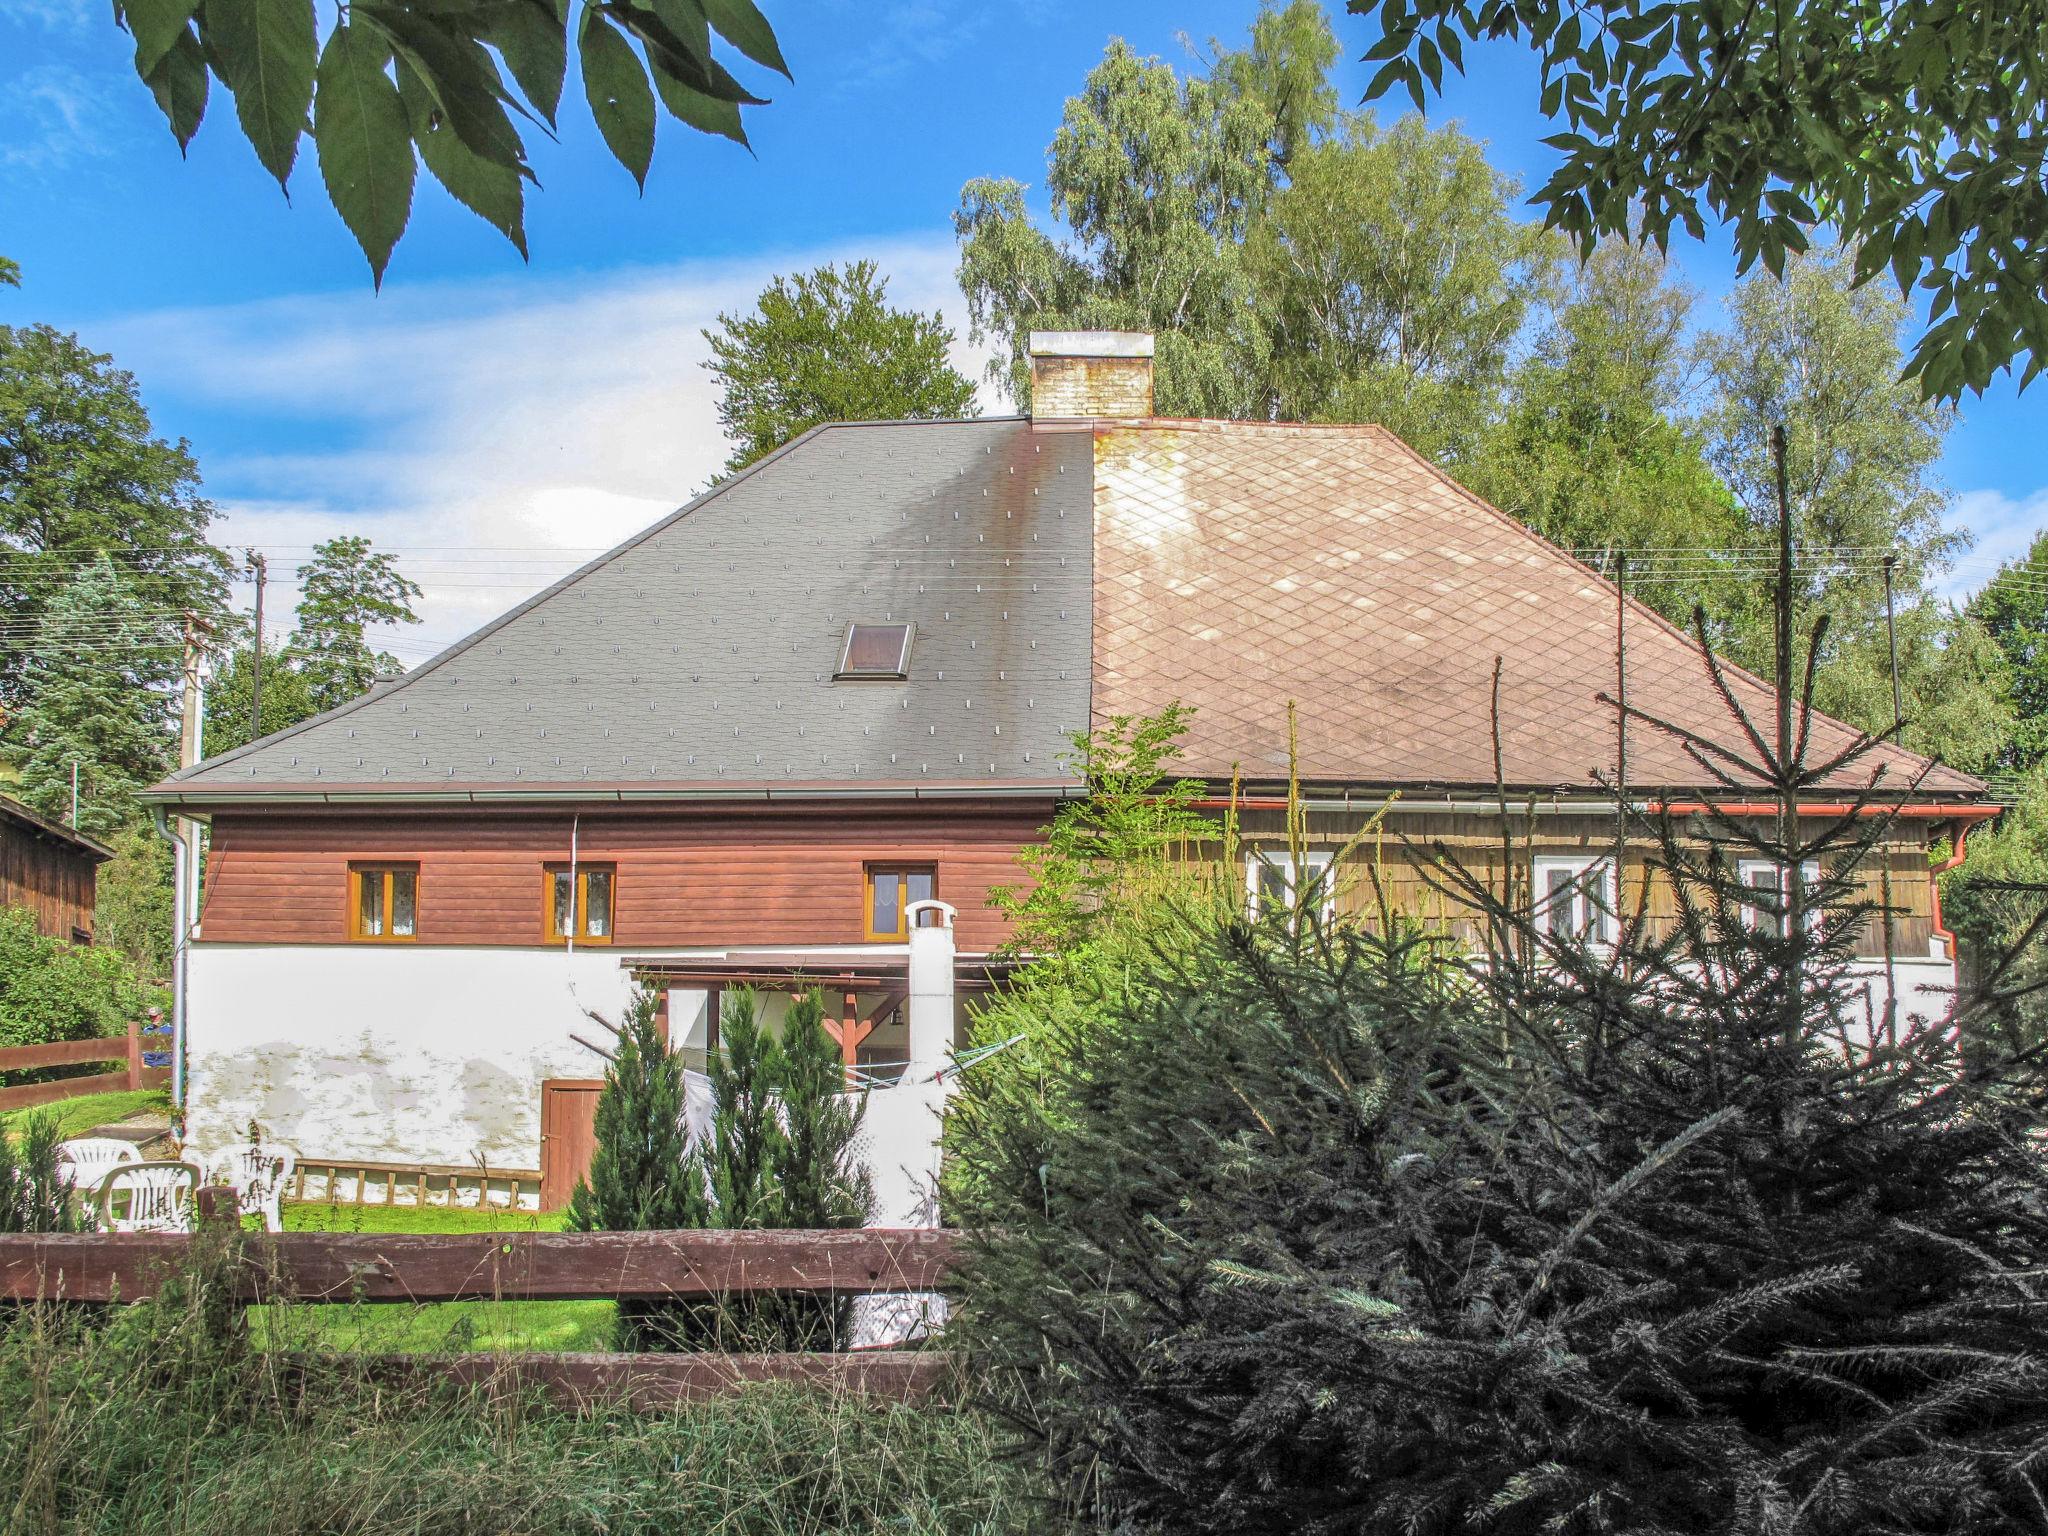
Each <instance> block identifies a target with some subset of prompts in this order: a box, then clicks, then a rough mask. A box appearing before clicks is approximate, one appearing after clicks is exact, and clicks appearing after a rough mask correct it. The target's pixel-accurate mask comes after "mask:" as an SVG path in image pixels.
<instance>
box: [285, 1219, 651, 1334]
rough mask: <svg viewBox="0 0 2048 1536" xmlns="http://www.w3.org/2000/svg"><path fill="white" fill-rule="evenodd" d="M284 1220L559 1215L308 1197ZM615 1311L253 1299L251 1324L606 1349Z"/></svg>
mask: <svg viewBox="0 0 2048 1536" xmlns="http://www.w3.org/2000/svg"><path fill="white" fill-rule="evenodd" d="M284 1225H285V1230H286V1231H287V1232H559V1231H561V1230H562V1213H561V1212H560V1211H502V1210H484V1211H478V1210H462V1209H450V1208H448V1207H444V1206H434V1205H427V1206H413V1205H328V1204H325V1203H324V1202H320V1201H312V1200H307V1201H300V1202H296V1203H291V1204H287V1205H286V1206H285V1207H284ZM613 1310H614V1309H613V1306H612V1304H611V1303H610V1302H608V1301H443V1302H432V1303H423V1304H420V1305H417V1306H405V1305H401V1304H398V1303H394V1302H378V1303H370V1302H351V1303H344V1304H337V1305H334V1306H298V1307H288V1308H276V1307H253V1308H251V1309H250V1325H251V1327H252V1328H254V1329H255V1330H256V1332H257V1335H258V1337H259V1338H260V1339H262V1340H263V1341H265V1342H270V1341H273V1340H276V1341H278V1342H283V1341H285V1339H286V1337H287V1335H288V1333H289V1331H290V1330H291V1329H293V1328H300V1327H305V1326H308V1325H310V1326H312V1327H314V1328H315V1329H316V1330H317V1332H318V1334H319V1336H320V1344H321V1347H322V1348H324V1349H338V1350H347V1351H350V1352H353V1353H360V1354H436V1353H441V1352H443V1351H449V1350H506V1351H519V1350H601V1349H609V1348H611V1344H612V1313H613Z"/></svg>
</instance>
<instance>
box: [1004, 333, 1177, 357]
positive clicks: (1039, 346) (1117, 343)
mask: <svg viewBox="0 0 2048 1536" xmlns="http://www.w3.org/2000/svg"><path fill="white" fill-rule="evenodd" d="M1026 350H1027V351H1028V352H1029V353H1030V355H1031V356H1033V357H1150V356H1151V355H1152V333H1151V332H1150V331H1033V332H1032V333H1031V342H1030V346H1029V347H1028V348H1027V349H1026Z"/></svg>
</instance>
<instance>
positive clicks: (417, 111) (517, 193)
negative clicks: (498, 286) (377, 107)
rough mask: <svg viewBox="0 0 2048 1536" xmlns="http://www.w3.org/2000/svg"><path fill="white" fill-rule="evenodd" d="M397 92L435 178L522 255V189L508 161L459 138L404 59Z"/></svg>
mask: <svg viewBox="0 0 2048 1536" xmlns="http://www.w3.org/2000/svg"><path fill="white" fill-rule="evenodd" d="M398 95H399V99H400V100H402V101H403V102H404V103H405V113H406V117H407V119H408V121H410V122H411V124H412V136H413V139H414V141H415V142H416V143H418V145H419V147H420V158H421V159H422V160H424V161H426V163H427V169H428V170H429V171H431V172H433V173H434V179H435V180H436V181H438V182H440V183H441V185H442V186H443V187H445V188H447V189H448V195H449V196H450V197H452V198H454V199H455V200H456V201H457V202H458V203H460V204H462V206H463V207H465V208H467V209H468V210H469V211H470V212H471V213H473V214H475V215H476V216H477V217H478V218H480V219H482V220H483V221H484V222H485V223H487V224H489V225H491V226H492V227H493V228H495V229H497V230H498V231H499V232H500V233H502V234H503V235H504V236H505V238H506V239H507V240H510V241H511V242H512V244H513V245H514V246H515V247H516V248H517V249H518V251H519V254H520V255H521V256H524V255H525V254H526V189H525V187H524V186H523V185H522V183H521V181H520V175H519V172H518V171H517V170H515V169H513V168H512V167H511V166H507V165H500V164H498V163H497V162H496V161H493V160H486V159H485V158H484V157H483V156H481V155H479V154H477V153H476V152H475V151H474V150H472V149H471V148H470V147H469V146H468V145H467V144H465V143H463V142H462V136H461V135H460V134H458V133H457V132H456V131H455V129H454V128H453V126H451V125H450V123H449V122H448V119H447V118H446V117H445V116H443V115H442V114H441V112H440V108H439V106H438V105H437V104H436V102H435V101H434V96H433V93H432V92H431V91H430V90H428V88H427V86H426V83H425V82H424V81H422V80H421V79H420V77H419V75H418V73H417V72H416V71H415V70H414V69H413V67H412V66H411V65H410V64H408V63H407V62H406V61H405V60H403V59H400V60H399V64H398Z"/></svg>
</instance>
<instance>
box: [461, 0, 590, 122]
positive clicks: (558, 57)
mask: <svg viewBox="0 0 2048 1536" xmlns="http://www.w3.org/2000/svg"><path fill="white" fill-rule="evenodd" d="M480 30H481V33H482V36H483V38H484V40H485V41H487V42H489V43H491V44H492V45H493V46H494V47H496V48H497V50H498V52H499V53H501V54H503V55H504V57H505V65H506V67H507V68H508V69H510V70H511V71H512V78H513V79H514V80H517V81H518V82H519V89H520V90H522V91H524V92H525V93H526V99H527V100H528V101H529V102H531V103H532V104H533V105H534V107H535V108H536V109H537V110H538V111H539V113H540V115H541V116H542V117H544V118H546V119H547V120H548V122H549V124H550V125H552V124H553V123H554V121H555V113H556V112H557V111H559V110H560V109H561V105H562V82H563V81H564V80H565V79H566V78H567V76H568V72H569V40H568V33H567V30H566V29H565V27H564V25H563V22H562V20H561V17H560V15H559V13H558V12H557V10H556V7H555V5H554V0H504V3H502V4H498V5H494V6H492V7H491V8H490V9H489V10H488V11H486V12H485V13H484V23H483V26H482V28H481V29H480Z"/></svg>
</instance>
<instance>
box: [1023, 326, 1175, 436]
mask: <svg viewBox="0 0 2048 1536" xmlns="http://www.w3.org/2000/svg"><path fill="white" fill-rule="evenodd" d="M1030 350H1031V419H1032V420H1033V421H1073V420H1086V419H1087V418H1089V417H1091V416H1150V415H1151V414H1152V333H1151V332H1150V331H1033V332H1032V333H1031V349H1030Z"/></svg>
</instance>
